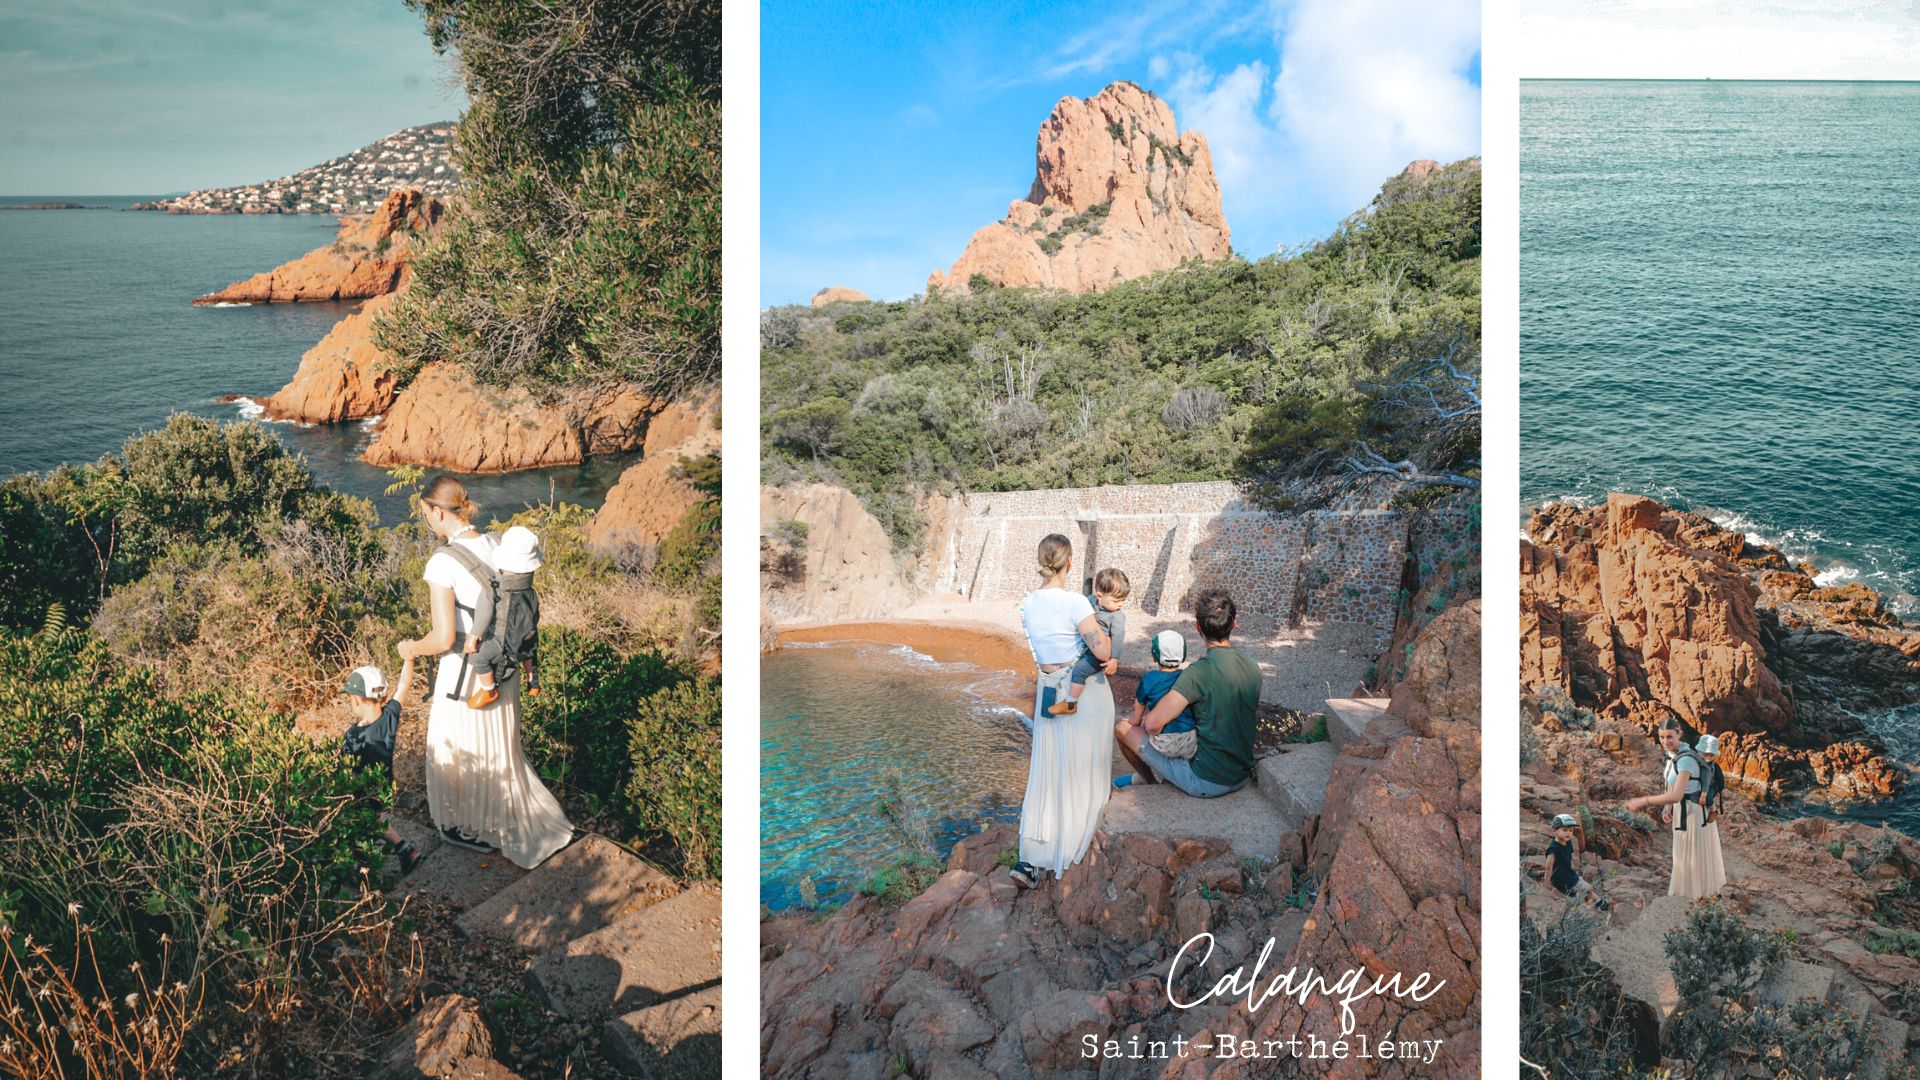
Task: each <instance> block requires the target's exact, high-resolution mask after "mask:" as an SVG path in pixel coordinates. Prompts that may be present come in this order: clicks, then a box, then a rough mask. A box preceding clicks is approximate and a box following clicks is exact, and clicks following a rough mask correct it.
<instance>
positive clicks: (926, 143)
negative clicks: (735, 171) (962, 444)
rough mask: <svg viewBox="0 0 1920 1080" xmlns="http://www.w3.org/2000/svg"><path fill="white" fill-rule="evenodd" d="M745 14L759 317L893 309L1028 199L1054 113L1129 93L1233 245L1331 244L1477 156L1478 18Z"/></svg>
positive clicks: (837, 10) (929, 8)
mask: <svg viewBox="0 0 1920 1080" xmlns="http://www.w3.org/2000/svg"><path fill="white" fill-rule="evenodd" d="M1008 7H1009V8H1016V7H1017V10H1000V11H995V10H989V9H988V8H987V6H985V5H978V6H976V5H959V4H941V5H920V4H915V5H906V4H896V3H851V2H844V0H835V2H830V3H827V4H824V5H822V4H807V5H801V4H793V3H783V4H767V5H763V6H762V9H761V24H760V50H761V127H762V135H761V148H760V165H761V173H762V183H761V210H760V214H761V230H762V245H761V298H760V299H761V303H762V304H763V305H769V304H783V303H796V302H801V301H804V300H806V299H807V298H808V297H809V296H811V295H812V294H813V292H814V291H815V290H817V289H819V288H822V287H824V286H827V285H850V286H853V287H854V288H857V289H860V290H862V291H864V292H866V293H868V294H869V295H872V296H874V297H876V298H886V299H895V298H902V297H906V296H911V295H913V294H915V293H918V292H921V291H923V290H924V289H925V287H926V278H927V274H928V272H929V271H932V270H934V269H936V268H939V269H945V268H946V267H947V266H948V265H949V264H951V263H952V261H953V260H954V259H955V258H956V257H958V256H959V254H960V252H961V250H962V249H963V248H964V247H965V246H966V242H967V238H968V237H969V236H971V235H972V234H973V231H974V230H975V229H977V228H979V227H980V226H982V225H985V224H987V223H988V222H990V221H994V220H997V219H998V218H1000V217H1001V216H1003V215H1004V214H1005V213H1006V210H1007V203H1008V202H1010V201H1011V200H1013V199H1017V198H1020V197H1022V196H1024V195H1025V194H1026V193H1027V189H1028V188H1029V187H1030V186H1031V184H1032V182H1033V151H1034V136H1035V133H1036V132H1037V131H1038V129H1039V127H1040V123H1041V121H1042V120H1044V119H1046V116H1047V114H1048V112H1050V111H1051V110H1052V108H1053V105H1054V103H1055V102H1057V101H1058V100H1059V99H1060V98H1061V97H1063V96H1066V95H1068V94H1071V95H1074V96H1076V97H1088V96H1091V95H1093V94H1095V93H1097V92H1099V90H1100V88H1101V87H1103V86H1105V85H1106V84H1108V83H1109V82H1112V81H1114V80H1116V79H1131V80H1132V81H1134V82H1136V83H1139V84H1140V85H1141V86H1144V87H1146V88H1147V89H1149V90H1152V91H1154V92H1155V93H1157V94H1159V95H1160V96H1161V97H1162V98H1164V99H1166V100H1167V102H1168V104H1169V105H1171V106H1172V108H1173V113H1174V119H1175V120H1176V121H1177V122H1178V123H1179V125H1180V128H1181V130H1182V131H1186V130H1189V129H1198V130H1200V131H1202V132H1204V133H1205V134H1206V136H1207V140H1208V143H1209V145H1210V147H1211V148H1212V151H1213V157H1214V164H1215V168H1216V170H1217V171H1218V173H1219V176H1220V182H1221V189H1222V196H1223V201H1224V204H1225V209H1226V215H1227V223H1228V225H1229V226H1230V227H1231V228H1232V230H1233V246H1234V248H1235V250H1237V251H1240V252H1242V253H1244V254H1246V255H1248V256H1251V257H1256V258H1257V257H1259V256H1262V255H1266V254H1270V253H1272V252H1273V251H1274V250H1275V249H1276V248H1277V247H1278V246H1279V245H1282V244H1287V245H1293V244H1299V243H1302V242H1305V241H1309V240H1313V239H1317V238H1319V237H1322V236H1324V235H1326V234H1327V233H1328V232H1330V231H1331V230H1332V229H1333V227H1334V226H1335V225H1337V224H1338V223H1339V221H1340V220H1341V219H1342V218H1343V217H1345V216H1346V215H1347V214H1349V213H1351V212H1353V211H1354V210H1356V209H1359V208H1360V207H1361V206H1363V205H1365V204H1366V202H1367V200H1368V199H1369V198H1371V197H1372V195H1373V193H1374V192H1375V191H1377V190H1378V189H1379V186H1380V183H1381V181H1383V180H1385V179H1387V178H1388V177H1389V176H1391V175H1393V174H1394V173H1395V172H1398V171H1399V170H1400V169H1401V168H1403V167H1404V166H1405V165H1406V164H1407V162H1409V161H1412V160H1414V159H1416V158H1421V157H1430V158H1436V159H1439V160H1441V161H1451V160H1454V159H1457V158H1461V157H1466V156H1469V155H1472V154H1477V153H1478V152H1479V146H1480V104H1479V83H1480V64H1479V37H1480V24H1479V19H1480V5H1479V0H1284V2H1274V3H1268V4H1260V3H1253V4H1249V3H1245V2H1240V3H1229V2H1223V0H1140V2H1135V0H1126V2H1120V3H1098V2H1064V3H1043V4H1027V5H1018V6H1015V5H1008Z"/></svg>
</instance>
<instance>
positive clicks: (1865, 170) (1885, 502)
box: [1520, 82, 1920, 832]
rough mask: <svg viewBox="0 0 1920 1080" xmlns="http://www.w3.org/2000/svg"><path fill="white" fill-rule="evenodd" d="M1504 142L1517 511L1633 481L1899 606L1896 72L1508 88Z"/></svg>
mask: <svg viewBox="0 0 1920 1080" xmlns="http://www.w3.org/2000/svg"><path fill="white" fill-rule="evenodd" d="M1520 131H1521V153H1520V159H1521V160H1520V165H1521V173H1520V207H1521V210H1520V279H1521V298H1520V357H1521V362H1520V409H1521V418H1520V432H1521V434H1520V442H1521V458H1520V460H1521V470H1520V488H1521V497H1522V499H1523V501H1524V502H1525V503H1526V504H1527V505H1529V506H1530V505H1534V504H1536V503H1538V502H1541V501H1544V500H1548V499H1556V498H1569V497H1571V498H1576V499H1596V498H1599V497H1602V496H1604V495H1605V493H1606V492H1608V491H1633V492H1640V493H1643V494H1648V495H1653V496H1656V497H1658V498H1661V499H1663V500H1666V501H1668V502H1670V503H1674V504H1677V505H1679V506H1682V507H1686V508H1689V509H1692V510H1695V511H1698V512H1702V513H1705V514H1708V515H1709V516H1711V517H1713V518H1715V519H1716V520H1718V521H1720V522H1721V523H1722V524H1723V525H1727V526H1729V527H1733V528H1738V529H1741V530H1743V531H1745V532H1748V533H1750V534H1752V535H1754V536H1755V537H1757V538H1759V539H1761V540H1763V541H1765V542H1767V543H1771V544H1775V545H1777V546H1779V547H1781V548H1782V549H1784V550H1786V551H1787V552H1788V553H1789V554H1792V555H1794V556H1796V557H1799V558H1803V559H1810V560H1812V561H1813V563H1814V565H1815V566H1816V567H1817V568H1818V569H1820V570H1821V572H1822V577H1823V579H1824V580H1827V581H1830V582H1842V581H1848V580H1858V581H1862V582H1864V583H1866V584H1867V585H1869V586H1871V587H1873V588H1874V589H1876V590H1878V591H1880V592H1881V594H1882V595H1884V596H1886V597H1887V598H1888V600H1889V602H1890V603H1891V604H1892V606H1893V607H1894V608H1895V609H1896V610H1897V611H1899V612H1901V613H1902V614H1903V615H1904V616H1906V617H1909V618H1916V617H1920V596H1916V593H1920V512H1917V511H1920V318H1916V316H1920V272H1916V265H1920V85H1916V84H1908V83H1724V82H1527V83H1524V84H1522V90H1521V102H1520ZM1867 720H1868V723H1869V724H1871V725H1872V726H1874V727H1875V728H1876V729H1877V730H1879V731H1881V732H1882V733H1883V734H1884V735H1886V736H1887V737H1888V739H1889V743H1890V745H1892V746H1893V747H1894V748H1895V749H1896V751H1897V752H1900V753H1901V754H1902V756H1903V757H1904V758H1905V759H1906V760H1909V761H1912V760H1916V754H1920V746H1915V745H1914V740H1913V739H1912V738H1911V737H1910V734H1911V733H1912V732H1913V730H1914V725H1915V723H1916V721H1920V716H1915V715H1913V714H1912V711H1911V710H1898V711H1895V712H1890V713H1886V714H1881V715H1877V716H1872V717H1868V718H1867ZM1916 786H1920V785H1916ZM1859 816H1863V817H1867V818H1870V819H1877V818H1878V817H1879V816H1888V817H1891V818H1893V819H1894V820H1895V821H1896V824H1900V825H1901V827H1902V828H1905V829H1906V830H1907V831H1909V832H1915V831H1916V826H1920V800H1916V798H1915V797H1913V796H1905V797H1903V798H1902V799H1901V800H1900V803H1899V805H1897V806H1884V805H1883V806H1878V807H1872V808H1862V809H1861V811H1860V815H1859Z"/></svg>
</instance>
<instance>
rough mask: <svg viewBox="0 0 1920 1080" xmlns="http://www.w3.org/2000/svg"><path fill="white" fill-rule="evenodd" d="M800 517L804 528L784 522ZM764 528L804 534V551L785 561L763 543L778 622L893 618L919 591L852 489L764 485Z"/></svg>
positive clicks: (765, 581)
mask: <svg viewBox="0 0 1920 1080" xmlns="http://www.w3.org/2000/svg"><path fill="white" fill-rule="evenodd" d="M785 522H798V523H799V524H800V525H801V526H803V527H804V528H803V529H802V530H794V529H792V528H791V527H785V526H783V523H785ZM760 528H761V532H762V535H764V536H768V537H769V540H770V542H771V543H773V544H776V545H778V544H788V543H793V541H791V540H784V539H774V538H776V537H779V536H780V535H781V534H782V533H785V532H789V531H799V532H801V533H802V535H801V536H800V537H799V539H798V540H797V548H798V550H795V551H791V552H789V553H788V555H789V557H787V558H785V559H782V560H780V565H779V566H770V565H769V564H768V542H763V544H762V558H761V574H760V581H761V596H762V597H763V598H764V601H765V603H766V605H767V609H768V610H769V611H770V612H771V613H772V615H773V617H774V619H775V621H776V622H788V621H794V620H804V621H819V622H838V621H842V620H847V619H860V618H868V617H872V616H877V615H887V614H891V613H893V612H896V611H898V610H900V609H901V608H903V607H905V606H907V603H908V602H909V601H910V600H911V599H912V598H913V595H914V594H913V591H912V590H911V589H910V588H909V587H908V585H907V582H906V580H905V578H904V577H903V576H902V575H901V573H900V569H899V564H898V563H897V562H896V561H895V560H894V556H893V540H892V538H891V537H889V536H888V535H887V530H886V529H885V528H883V527H882V526H881V524H880V522H879V521H877V520H875V519H874V516H873V515H872V514H869V513H868V512H867V509H866V507H864V506H862V505H860V500H859V498H858V497H857V496H855V495H854V494H853V492H851V491H848V490H847V489H845V488H840V487H832V486H830V485H827V484H805V485H801V486H797V487H786V488H775V487H769V488H761V489H760Z"/></svg>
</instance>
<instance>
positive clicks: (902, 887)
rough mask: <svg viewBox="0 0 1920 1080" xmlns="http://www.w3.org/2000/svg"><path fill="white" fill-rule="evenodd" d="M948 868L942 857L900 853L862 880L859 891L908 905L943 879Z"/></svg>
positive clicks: (891, 902)
mask: <svg viewBox="0 0 1920 1080" xmlns="http://www.w3.org/2000/svg"><path fill="white" fill-rule="evenodd" d="M944 869H945V868H944V867H942V866H941V865H940V860H938V859H936V858H933V857H932V856H930V855H922V854H918V853H908V854H903V855H899V856H896V857H895V858H894V859H893V860H892V861H891V862H888V863H887V864H886V865H884V866H882V867H881V868H880V869H879V870H877V871H875V872H874V874H873V876H872V877H870V878H868V879H867V880H866V881H864V882H862V883H861V885H860V889H859V892H860V895H862V896H871V897H874V898H875V899H877V900H879V901H880V902H881V903H884V904H904V903H906V902H907V901H909V900H911V899H913V898H914V897H916V896H919V895H920V894H921V893H923V892H926V891H927V887H928V886H930V885H932V884H933V883H934V882H935V881H938V880H939V879H940V874H941V873H942V871H943V870H944Z"/></svg>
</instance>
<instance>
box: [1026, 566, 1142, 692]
mask: <svg viewBox="0 0 1920 1080" xmlns="http://www.w3.org/2000/svg"><path fill="white" fill-rule="evenodd" d="M1132 590H1133V583H1132V582H1130V581H1128V580H1127V575H1126V574H1125V573H1124V572H1123V571H1121V570H1120V569H1119V568H1118V567H1113V566H1109V567H1107V568H1106V569H1105V570H1102V571H1100V572H1099V573H1097V574H1095V575H1093V595H1092V596H1089V597H1087V599H1088V600H1090V601H1092V602H1093V620H1094V621H1095V622H1097V623H1099V624H1100V629H1102V630H1104V631H1106V634H1107V642H1108V654H1109V655H1111V656H1119V655H1120V642H1121V641H1122V640H1124V639H1125V638H1126V636H1127V616H1126V613H1124V612H1122V611H1121V610H1120V609H1121V608H1123V607H1125V606H1126V603H1127V593H1129V592H1131V591H1132ZM1102 667H1103V665H1102V664H1101V663H1100V662H1099V661H1098V660H1095V659H1094V658H1093V651H1092V650H1091V649H1088V648H1087V646H1086V642H1081V643H1080V658H1079V659H1078V660H1075V661H1074V662H1073V673H1072V675H1071V676H1069V678H1068V683H1067V696H1066V697H1064V698H1061V699H1060V700H1059V701H1056V702H1054V703H1053V705H1052V706H1051V707H1050V708H1048V709H1047V712H1049V713H1051V714H1053V715H1054V716H1064V715H1066V714H1067V713H1070V712H1073V711H1075V710H1076V709H1078V708H1080V692H1081V691H1083V690H1085V689H1086V688H1087V679H1088V678H1089V677H1091V676H1092V675H1093V674H1094V673H1095V672H1097V671H1099V670H1100V669H1101V668H1102Z"/></svg>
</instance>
